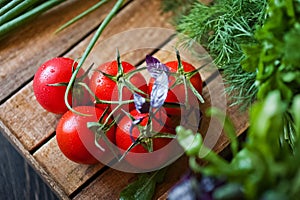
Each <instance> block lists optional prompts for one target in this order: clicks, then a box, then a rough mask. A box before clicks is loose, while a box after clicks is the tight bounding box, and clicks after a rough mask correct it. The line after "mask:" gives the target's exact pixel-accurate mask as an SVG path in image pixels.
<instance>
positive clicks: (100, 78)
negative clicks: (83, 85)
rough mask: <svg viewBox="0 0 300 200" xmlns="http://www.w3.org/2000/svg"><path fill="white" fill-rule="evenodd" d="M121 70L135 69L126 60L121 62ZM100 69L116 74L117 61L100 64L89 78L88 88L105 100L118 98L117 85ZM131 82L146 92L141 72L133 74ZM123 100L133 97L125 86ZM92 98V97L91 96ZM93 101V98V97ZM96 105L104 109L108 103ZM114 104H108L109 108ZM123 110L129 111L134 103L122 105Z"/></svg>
mask: <svg viewBox="0 0 300 200" xmlns="http://www.w3.org/2000/svg"><path fill="white" fill-rule="evenodd" d="M122 66H123V71H124V73H127V72H130V71H132V70H134V69H136V68H135V67H134V66H133V65H131V64H130V63H128V62H122ZM100 71H102V72H104V73H106V74H109V75H112V76H116V75H117V72H118V64H117V61H112V62H107V63H104V64H102V65H100V66H99V67H98V69H97V71H95V72H94V73H93V74H92V76H91V79H90V84H89V86H90V89H91V90H92V92H93V93H94V94H95V95H96V96H97V97H98V98H99V99H101V100H107V101H117V100H118V98H119V95H118V86H117V83H116V82H115V81H113V80H111V79H110V78H108V77H106V76H104V75H103V74H102V73H101V72H100ZM130 81H131V83H132V84H133V85H135V86H136V87H137V88H139V89H140V90H142V91H144V92H145V94H147V91H148V86H147V82H146V80H145V78H144V77H143V76H142V74H140V73H137V74H135V75H133V76H132V77H131V79H130ZM122 95H123V100H129V99H133V95H132V93H131V92H130V91H129V90H128V89H127V88H126V87H124V88H123V94H122ZM92 99H93V97H92ZM93 101H94V99H93ZM96 106H97V107H99V108H102V109H105V108H107V107H108V106H109V105H108V104H96ZM115 106H116V104H112V105H111V106H110V108H111V110H112V109H113V108H114V107H115ZM122 109H124V110H125V111H131V110H133V109H134V104H133V103H131V104H126V105H124V106H123V107H122Z"/></svg>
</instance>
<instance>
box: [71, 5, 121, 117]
mask: <svg viewBox="0 0 300 200" xmlns="http://www.w3.org/2000/svg"><path fill="white" fill-rule="evenodd" d="M123 3H124V0H118V1H117V2H116V3H115V5H114V7H113V8H112V9H111V11H110V12H109V13H108V15H107V16H106V17H105V19H104V20H103V22H102V23H101V24H100V26H99V27H98V29H97V31H96V33H95V34H94V36H93V38H92V39H91V41H90V43H89V44H88V47H87V48H86V49H85V51H84V53H83V55H82V58H81V59H80V62H79V63H78V66H77V68H76V70H75V71H74V73H73V74H72V77H71V79H70V82H69V84H68V86H67V89H66V92H65V104H66V106H67V108H68V109H69V110H71V111H72V112H74V113H77V114H80V113H78V112H77V111H76V110H74V109H73V108H72V107H71V105H70V104H69V102H68V94H69V93H70V90H71V88H72V85H73V83H74V81H75V79H76V76H77V74H78V71H79V69H80V68H81V67H82V65H83V63H84V61H85V60H86V58H87V57H88V55H89V53H90V52H91V51H92V48H93V47H94V46H95V44H96V42H97V40H98V39H99V37H100V35H101V34H102V32H103V30H104V29H105V27H106V26H107V25H108V24H109V22H110V21H111V20H112V18H113V17H114V16H115V14H116V13H117V12H118V11H119V9H120V8H121V6H122V5H123Z"/></svg>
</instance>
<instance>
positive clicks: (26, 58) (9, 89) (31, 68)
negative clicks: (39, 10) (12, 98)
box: [0, 0, 113, 102]
mask: <svg viewBox="0 0 300 200" xmlns="http://www.w3.org/2000/svg"><path fill="white" fill-rule="evenodd" d="M95 2H97V0H90V1H80V0H71V1H66V2H64V3H62V4H61V5H59V6H58V7H55V8H54V9H51V10H49V11H47V12H46V13H44V14H43V15H41V16H39V17H37V18H36V19H35V20H34V21H31V22H30V23H28V24H27V25H26V26H22V27H21V28H19V29H18V30H17V31H16V32H14V33H12V34H11V35H10V36H9V37H7V38H6V39H5V40H3V41H1V43H0V102H1V101H2V100H3V99H5V98H6V97H8V96H9V95H10V94H12V93H13V92H14V91H15V90H17V88H19V87H21V86H22V85H23V83H24V82H26V81H28V80H29V79H30V78H32V77H33V75H34V73H35V71H36V70H37V68H38V67H39V66H40V65H41V64H42V63H43V62H44V61H46V60H48V59H50V58H52V57H56V56H60V55H62V54H64V53H65V52H66V51H68V49H69V48H71V47H72V46H73V45H75V44H76V43H77V42H78V41H80V40H81V39H82V38H84V37H85V35H86V34H88V33H89V32H90V31H92V30H93V29H94V28H95V27H97V26H98V24H100V23H101V20H102V19H103V18H104V17H105V15H106V14H107V13H108V11H109V10H110V9H111V7H112V4H113V1H110V3H107V4H104V5H103V7H101V8H100V9H98V10H96V11H95V12H93V13H91V14H90V15H88V16H87V17H86V18H84V19H82V20H80V21H78V23H76V24H74V25H72V26H71V27H70V28H68V29H66V30H65V31H62V32H60V33H58V34H54V32H55V30H56V29H57V28H58V27H59V26H61V25H63V24H64V23H65V22H67V21H68V20H70V19H72V18H73V17H75V16H76V15H78V14H79V13H81V12H82V11H84V10H86V9H87V8H89V7H90V6H91V5H93V4H94V3H95Z"/></svg>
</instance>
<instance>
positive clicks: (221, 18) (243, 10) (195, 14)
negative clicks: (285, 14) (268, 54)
mask: <svg viewBox="0 0 300 200" xmlns="http://www.w3.org/2000/svg"><path fill="white" fill-rule="evenodd" d="M266 9H267V0H215V1H214V2H213V4H211V5H204V4H202V3H200V2H196V3H194V4H193V6H192V8H191V10H190V12H189V14H188V15H183V16H182V17H181V18H180V20H179V21H178V23H177V26H176V27H177V31H178V32H179V33H182V34H183V35H184V36H185V37H184V38H182V39H183V42H184V44H185V46H186V47H187V48H188V47H189V46H190V45H192V44H193V43H194V42H197V43H199V44H201V45H202V46H203V47H204V48H206V49H207V51H208V52H209V54H210V56H211V57H212V58H213V60H214V62H215V64H216V65H217V66H218V67H219V68H220V70H221V71H223V74H224V80H225V83H226V84H227V85H228V87H227V92H228V93H229V95H230V96H231V97H232V100H233V104H243V105H244V106H245V107H248V106H249V104H250V103H251V102H253V100H254V99H255V98H256V93H257V88H256V86H255V77H256V76H255V72H246V71H244V70H243V69H242V67H241V64H240V63H241V61H242V60H243V58H244V54H243V51H242V49H241V45H243V44H251V43H256V40H255V38H254V32H255V30H257V29H258V28H260V27H261V26H262V25H263V23H264V21H265V19H266ZM186 36H187V37H186Z"/></svg>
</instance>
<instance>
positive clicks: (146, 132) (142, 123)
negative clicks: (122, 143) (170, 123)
mask: <svg viewBox="0 0 300 200" xmlns="http://www.w3.org/2000/svg"><path fill="white" fill-rule="evenodd" d="M156 112H160V110H156ZM125 114H126V116H127V117H129V118H130V120H131V121H132V123H131V126H130V128H129V136H130V139H131V141H132V144H131V145H130V146H129V147H128V148H127V149H126V150H125V152H124V153H123V154H122V156H121V157H120V158H119V161H121V160H123V159H124V158H125V157H126V155H127V154H128V153H129V152H130V151H131V150H132V149H133V148H134V147H136V146H137V145H142V146H143V147H144V149H145V150H146V151H147V152H149V153H151V152H153V151H154V149H153V140H154V139H158V138H165V139H174V138H176V135H175V134H171V133H167V132H157V131H156V130H154V128H153V126H154V125H153V121H154V120H155V122H156V123H159V124H161V125H162V126H163V124H164V123H163V122H162V121H161V119H159V118H158V117H157V116H156V113H153V112H149V113H144V114H142V116H140V117H136V116H133V115H131V114H130V113H125ZM134 128H137V129H138V132H139V135H138V137H137V138H134V136H133V129H134Z"/></svg>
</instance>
